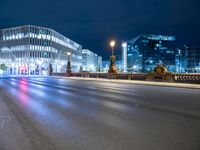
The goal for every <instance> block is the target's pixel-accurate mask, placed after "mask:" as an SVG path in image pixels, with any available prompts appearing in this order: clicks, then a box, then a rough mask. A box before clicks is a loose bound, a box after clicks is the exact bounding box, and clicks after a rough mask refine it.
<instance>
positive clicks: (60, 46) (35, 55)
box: [0, 25, 82, 75]
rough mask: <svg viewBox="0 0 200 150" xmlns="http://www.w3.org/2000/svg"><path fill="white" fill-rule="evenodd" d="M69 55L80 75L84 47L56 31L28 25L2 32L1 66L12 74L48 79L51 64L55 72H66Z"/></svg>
mask: <svg viewBox="0 0 200 150" xmlns="http://www.w3.org/2000/svg"><path fill="white" fill-rule="evenodd" d="M68 52H70V53H71V55H70V61H71V65H72V71H74V72H76V71H78V69H79V68H80V66H81V65H82V46H81V45H80V44H78V43H76V42H74V41H72V40H70V39H68V38H67V37H65V36H63V35H61V34H59V33H58V32H56V31H54V30H53V29H49V28H44V27H38V26H32V25H25V26H20V27H14V28H7V29H1V30H0V64H2V63H4V64H5V65H6V66H7V67H8V71H9V73H10V74H33V75H37V74H40V75H45V74H47V72H48V69H49V64H52V67H53V72H66V65H67V61H68V56H67V53H68Z"/></svg>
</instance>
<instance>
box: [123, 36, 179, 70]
mask: <svg viewBox="0 0 200 150" xmlns="http://www.w3.org/2000/svg"><path fill="white" fill-rule="evenodd" d="M175 40H176V38H175V37H174V36H163V35H140V36H138V37H136V38H134V39H132V40H130V41H128V42H123V43H122V66H123V71H124V72H126V71H128V72H134V73H141V72H144V73H146V72H151V71H153V70H154V68H155V67H156V66H157V65H158V64H163V65H164V66H165V67H166V68H167V69H168V70H169V71H172V72H175V71H176V66H175V65H176V64H175V50H176V49H175Z"/></svg>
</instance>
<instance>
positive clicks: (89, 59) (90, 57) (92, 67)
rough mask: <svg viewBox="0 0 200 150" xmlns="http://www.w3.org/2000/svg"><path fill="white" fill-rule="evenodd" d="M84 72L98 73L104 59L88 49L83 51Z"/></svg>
mask: <svg viewBox="0 0 200 150" xmlns="http://www.w3.org/2000/svg"><path fill="white" fill-rule="evenodd" d="M82 58H83V63H82V64H83V66H82V67H83V71H89V72H97V71H98V70H99V67H100V66H102V58H101V57H99V56H98V55H97V54H95V53H93V52H92V51H90V50H88V49H83V50H82Z"/></svg>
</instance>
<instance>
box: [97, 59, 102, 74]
mask: <svg viewBox="0 0 200 150" xmlns="http://www.w3.org/2000/svg"><path fill="white" fill-rule="evenodd" d="M97 67H98V68H97V71H98V72H101V71H102V57H101V56H98V61H97Z"/></svg>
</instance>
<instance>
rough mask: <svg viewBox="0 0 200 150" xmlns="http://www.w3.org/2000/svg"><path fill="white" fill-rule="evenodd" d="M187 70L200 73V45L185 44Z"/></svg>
mask: <svg viewBox="0 0 200 150" xmlns="http://www.w3.org/2000/svg"><path fill="white" fill-rule="evenodd" d="M184 53H185V56H184V57H185V61H184V62H185V72H187V73H200V46H185V47H184Z"/></svg>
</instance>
